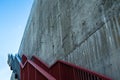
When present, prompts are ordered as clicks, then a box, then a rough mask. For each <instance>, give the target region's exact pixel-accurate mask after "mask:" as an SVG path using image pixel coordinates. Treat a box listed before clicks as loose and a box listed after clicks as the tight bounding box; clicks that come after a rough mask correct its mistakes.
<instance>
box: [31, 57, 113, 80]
mask: <svg viewBox="0 0 120 80" xmlns="http://www.w3.org/2000/svg"><path fill="white" fill-rule="evenodd" d="M32 60H33V61H34V62H35V63H36V64H37V65H39V66H40V67H42V68H43V69H46V70H47V72H49V73H50V74H51V75H53V76H54V77H55V78H56V79H57V80H112V79H110V78H108V77H106V76H104V75H102V74H98V73H96V72H94V71H90V70H88V69H85V68H82V67H79V66H76V65H73V64H70V63H68V62H65V61H61V60H58V61H57V62H55V63H54V64H53V65H52V66H50V67H49V66H48V65H47V64H45V63H44V62H43V61H42V60H40V59H38V58H37V57H36V56H33V57H32ZM56 73H57V74H56ZM64 76H65V77H64Z"/></svg>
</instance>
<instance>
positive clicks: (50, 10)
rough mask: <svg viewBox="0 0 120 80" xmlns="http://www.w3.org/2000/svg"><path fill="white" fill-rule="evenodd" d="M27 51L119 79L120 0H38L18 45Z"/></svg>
mask: <svg viewBox="0 0 120 80" xmlns="http://www.w3.org/2000/svg"><path fill="white" fill-rule="evenodd" d="M24 53H25V54H26V55H27V56H28V57H31V56H32V55H37V56H38V57H39V58H41V59H42V60H44V61H45V62H46V63H48V64H49V65H51V64H53V63H54V62H55V61H56V60H58V59H62V60H65V61H68V62H71V63H74V64H77V65H79V66H82V67H86V68H88V69H91V70H94V71H97V72H99V73H102V74H104V75H107V76H109V77H111V78H113V79H114V80H119V75H120V62H119V59H120V0H35V2H34V4H33V8H32V11H31V14H30V17H29V19H28V23H27V26H26V29H25V32H24V36H23V39H22V42H21V45H20V49H19V54H20V55H22V54H24Z"/></svg>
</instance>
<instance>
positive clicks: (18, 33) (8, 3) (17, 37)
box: [0, 0, 33, 80]
mask: <svg viewBox="0 0 120 80" xmlns="http://www.w3.org/2000/svg"><path fill="white" fill-rule="evenodd" d="M32 3H33V0H0V80H10V76H11V71H10V69H9V66H8V65H7V55H8V53H12V54H15V53H17V52H18V49H19V46H20V42H21V39H22V36H23V32H24V29H25V26H26V23H27V19H28V16H29V13H30V9H31V6H32Z"/></svg>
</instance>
